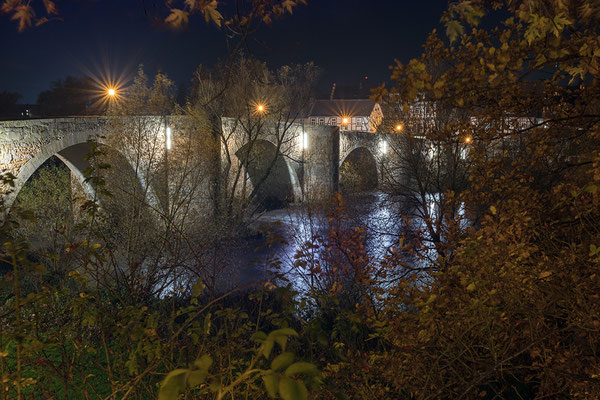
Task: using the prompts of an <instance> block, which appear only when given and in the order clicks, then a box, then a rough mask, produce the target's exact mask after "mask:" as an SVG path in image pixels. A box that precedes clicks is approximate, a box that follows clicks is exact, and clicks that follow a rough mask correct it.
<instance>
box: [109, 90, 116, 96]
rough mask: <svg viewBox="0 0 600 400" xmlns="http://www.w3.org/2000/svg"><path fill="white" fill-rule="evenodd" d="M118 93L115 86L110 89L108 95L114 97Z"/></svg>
mask: <svg viewBox="0 0 600 400" xmlns="http://www.w3.org/2000/svg"><path fill="white" fill-rule="evenodd" d="M116 94H117V91H116V90H115V89H113V88H110V89H108V95H109V96H110V97H114V96H115V95H116Z"/></svg>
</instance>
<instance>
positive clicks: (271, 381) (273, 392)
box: [262, 373, 278, 398]
mask: <svg viewBox="0 0 600 400" xmlns="http://www.w3.org/2000/svg"><path fill="white" fill-rule="evenodd" d="M262 379H263V382H264V383H265V388H266V389H267V393H268V394H269V396H270V397H271V398H275V397H277V383H278V379H277V375H275V374H272V373H271V374H267V375H263V377H262Z"/></svg>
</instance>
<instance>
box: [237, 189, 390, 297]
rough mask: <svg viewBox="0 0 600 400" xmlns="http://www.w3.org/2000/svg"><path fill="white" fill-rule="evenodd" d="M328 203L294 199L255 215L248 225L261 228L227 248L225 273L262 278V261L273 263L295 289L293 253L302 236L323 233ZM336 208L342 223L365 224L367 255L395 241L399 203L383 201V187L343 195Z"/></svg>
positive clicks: (384, 249) (302, 241)
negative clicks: (302, 202)
mask: <svg viewBox="0 0 600 400" xmlns="http://www.w3.org/2000/svg"><path fill="white" fill-rule="evenodd" d="M332 208H333V204H332V203H329V204H320V205H317V206H314V205H313V206H306V205H300V206H290V207H288V208H286V209H280V210H272V211H268V212H265V213H263V214H262V215H260V216H259V217H258V218H257V220H256V222H255V223H254V224H253V226H252V227H253V228H254V229H256V230H258V231H260V232H263V234H261V235H257V236H256V237H253V238H249V239H248V240H247V241H246V243H245V244H243V245H242V246H238V248H237V251H234V252H232V253H231V254H230V257H231V261H232V262H233V263H234V264H236V265H237V268H236V269H237V271H236V272H237V273H233V274H232V275H231V276H230V277H229V278H230V279H231V282H233V280H237V281H238V282H239V283H245V282H252V281H256V280H264V279H265V278H268V277H269V276H270V275H269V271H268V270H269V267H268V266H269V265H270V266H271V267H272V266H273V265H278V266H279V271H280V272H281V273H283V274H284V275H285V276H286V277H287V279H289V280H290V282H291V284H292V286H293V287H295V288H297V289H301V288H302V286H303V283H302V280H301V279H300V278H299V277H298V275H297V274H295V273H294V268H293V267H292V266H293V264H294V261H295V260H296V255H297V253H298V251H299V250H300V249H301V247H302V246H303V245H304V244H305V243H306V242H307V241H311V240H312V239H313V238H314V237H316V236H318V235H320V236H322V237H326V236H327V235H328V233H329V230H330V229H331V222H330V221H329V217H328V213H329V212H331V210H332ZM339 210H340V212H339V214H340V215H341V216H342V217H343V221H344V222H343V224H344V226H345V228H352V227H365V228H366V232H365V236H366V237H365V243H364V245H365V249H366V251H367V252H368V254H369V255H370V256H372V257H375V258H381V257H383V256H384V255H385V253H386V252H387V251H388V249H389V248H390V247H392V246H394V245H397V243H398V239H399V234H400V233H401V226H400V224H399V223H398V216H399V206H398V204H397V203H395V202H390V201H388V200H387V197H386V195H384V194H383V193H380V192H370V193H360V194H353V195H348V196H345V197H344V200H343V207H342V208H340V209H339ZM235 275H237V276H235Z"/></svg>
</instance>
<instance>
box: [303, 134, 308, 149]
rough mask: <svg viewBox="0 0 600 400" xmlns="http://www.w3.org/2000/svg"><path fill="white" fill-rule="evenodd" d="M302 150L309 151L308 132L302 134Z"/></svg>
mask: <svg viewBox="0 0 600 400" xmlns="http://www.w3.org/2000/svg"><path fill="white" fill-rule="evenodd" d="M302 148H303V149H308V134H307V133H306V132H302Z"/></svg>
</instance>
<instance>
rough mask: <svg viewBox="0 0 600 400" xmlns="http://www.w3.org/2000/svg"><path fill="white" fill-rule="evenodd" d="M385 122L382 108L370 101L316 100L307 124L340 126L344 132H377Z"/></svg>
mask: <svg viewBox="0 0 600 400" xmlns="http://www.w3.org/2000/svg"><path fill="white" fill-rule="evenodd" d="M382 120H383V113H382V111H381V106H380V105H379V104H377V103H376V102H374V101H373V100H369V99H357V100H342V99H334V100H315V101H313V102H312V104H311V105H310V106H309V108H308V112H307V114H306V116H305V118H304V123H305V124H312V125H330V126H339V127H340V130H343V131H357V132H376V131H377V127H378V126H379V124H381V122H382Z"/></svg>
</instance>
